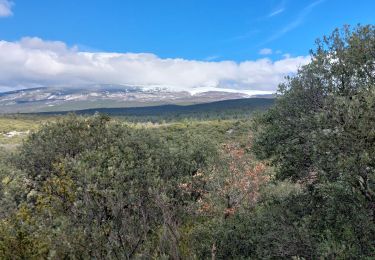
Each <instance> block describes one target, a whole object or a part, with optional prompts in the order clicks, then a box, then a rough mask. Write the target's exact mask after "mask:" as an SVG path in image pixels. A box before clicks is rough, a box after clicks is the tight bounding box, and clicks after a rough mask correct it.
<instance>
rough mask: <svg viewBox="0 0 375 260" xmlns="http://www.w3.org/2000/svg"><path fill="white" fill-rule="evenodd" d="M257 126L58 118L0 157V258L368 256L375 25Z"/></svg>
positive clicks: (325, 61) (373, 226) (347, 39)
mask: <svg viewBox="0 0 375 260" xmlns="http://www.w3.org/2000/svg"><path fill="white" fill-rule="evenodd" d="M311 55H312V61H311V63H310V64H308V65H306V66H304V67H302V68H301V70H300V71H299V72H298V74H297V75H296V76H294V77H292V78H289V79H288V80H287V82H286V83H285V84H282V85H281V86H280V95H279V96H278V98H277V100H276V103H275V105H274V106H273V107H272V108H271V109H269V110H268V111H267V112H265V113H264V114H261V115H258V116H256V117H255V118H252V119H242V120H229V121H225V120H215V121H200V122H191V121H188V120H186V121H184V122H179V123H169V124H161V125H154V124H150V125H148V124H131V123H129V122H126V121H123V120H120V119H111V118H109V117H107V116H104V115H99V114H97V115H94V116H90V117H83V116H76V115H69V116H65V117H61V118H56V119H54V120H53V122H51V123H47V124H44V125H43V126H41V127H40V128H39V129H38V130H37V131H34V132H32V133H31V134H30V135H28V137H27V138H26V139H25V140H24V142H23V143H22V145H21V146H19V147H18V148H17V150H15V151H14V152H13V153H9V151H8V150H5V151H3V150H0V152H1V153H0V180H1V182H0V256H1V258H2V259H44V258H46V259H47V258H51V259H130V258H136V259H139V258H141V259H208V258H211V259H291V258H292V259H325V258H328V259H372V258H373V257H374V256H375V242H374V241H375V212H374V211H375V190H374V189H375V187H374V186H375V183H374V181H375V165H374V161H375V150H374V147H375V138H374V133H375V113H374V112H375V92H374V91H375V90H374V89H375V86H374V84H375V82H374V81H375V68H374V66H375V28H374V26H358V27H357V28H355V29H354V30H351V29H350V28H347V27H346V28H344V29H342V30H336V31H334V32H333V33H332V35H331V36H329V37H325V38H324V39H323V40H322V41H318V42H317V50H316V51H313V52H312V53H311Z"/></svg>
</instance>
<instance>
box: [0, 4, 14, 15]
mask: <svg viewBox="0 0 375 260" xmlns="http://www.w3.org/2000/svg"><path fill="white" fill-rule="evenodd" d="M12 6H13V2H11V1H9V0H0V17H7V16H11V15H13V12H12Z"/></svg>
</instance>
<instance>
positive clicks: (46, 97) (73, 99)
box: [0, 85, 273, 113]
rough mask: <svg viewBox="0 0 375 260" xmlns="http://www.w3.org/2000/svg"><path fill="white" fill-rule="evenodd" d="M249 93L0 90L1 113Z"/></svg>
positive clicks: (237, 96)
mask: <svg viewBox="0 0 375 260" xmlns="http://www.w3.org/2000/svg"><path fill="white" fill-rule="evenodd" d="M250 97H262V98H273V95H260V96H259V95H258V96H249V95H247V94H243V93H232V92H222V91H209V92H204V93H198V94H194V95H192V94H190V93H189V92H185V91H179V92H172V91H168V90H166V89H162V88H155V89H148V90H145V89H142V88H140V87H130V86H113V85H100V86H97V85H95V86H89V87H87V86H86V87H82V88H72V87H71V88H66V87H64V88H57V87H51V88H30V89H23V90H15V91H9V92H3V93H0V113H18V112H20V113H25V112H26V113H30V112H31V113H36V112H55V111H72V110H84V109H99V108H126V107H146V106H160V105H168V104H174V105H191V104H200V103H208V102H215V101H221V100H232V99H243V98H250Z"/></svg>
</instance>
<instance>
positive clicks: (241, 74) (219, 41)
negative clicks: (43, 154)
mask: <svg viewBox="0 0 375 260" xmlns="http://www.w3.org/2000/svg"><path fill="white" fill-rule="evenodd" d="M374 13H375V1H373V0H263V1H251V0H159V1H155V0H132V1H130V0H111V1H108V0H79V1H78V0H64V1H58V0H32V1H31V0H0V92H4V91H10V90H15V89H22V88H31V87H50V86H59V87H64V86H67V87H69V86H86V87H90V86H92V85H95V84H116V85H131V86H140V87H144V88H153V87H165V88H168V89H171V90H177V91H180V90H184V91H190V92H192V93H196V92H202V91H208V90H224V91H232V92H244V93H250V94H251V93H255V94H257V93H272V92H274V91H275V90H276V88H277V85H278V84H279V83H280V82H281V81H283V78H284V77H285V76H286V75H293V74H294V73H295V72H296V71H297V69H298V68H299V67H300V66H302V65H304V64H306V63H308V62H309V60H310V57H309V50H310V49H311V48H314V41H315V39H316V38H318V37H321V36H322V35H326V34H329V33H330V32H331V31H332V30H333V29H334V28H336V27H341V26H343V25H344V24H349V25H356V24H358V23H361V24H374V22H375V15H374Z"/></svg>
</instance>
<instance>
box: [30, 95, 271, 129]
mask: <svg viewBox="0 0 375 260" xmlns="http://www.w3.org/2000/svg"><path fill="white" fill-rule="evenodd" d="M273 103H274V99H273V98H247V99H234V100H223V101H216V102H211V103H203V104H194V105H185V106H182V105H160V106H149V107H147V106H146V107H125V108H95V109H84V110H76V111H73V112H74V113H75V114H77V115H94V114H95V113H102V114H107V115H110V116H114V117H121V118H122V119H124V120H126V121H129V122H153V123H162V122H175V121H183V120H215V119H221V120H228V119H242V118H250V117H251V116H252V115H253V114H254V113H257V112H262V111H265V110H266V109H268V108H269V107H270V106H271V105H272V104H273ZM70 112H72V111H62V112H42V113H38V114H37V115H64V114H68V113H70Z"/></svg>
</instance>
